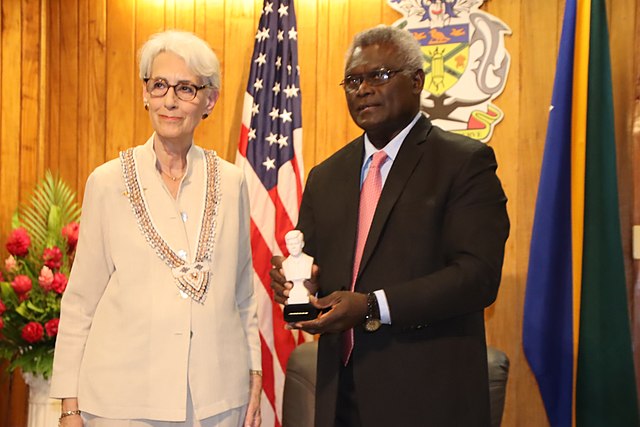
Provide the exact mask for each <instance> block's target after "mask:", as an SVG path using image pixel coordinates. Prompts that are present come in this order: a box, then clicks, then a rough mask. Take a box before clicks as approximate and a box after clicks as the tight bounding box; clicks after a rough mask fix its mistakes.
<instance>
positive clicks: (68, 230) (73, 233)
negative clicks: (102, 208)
mask: <svg viewBox="0 0 640 427" xmlns="http://www.w3.org/2000/svg"><path fill="white" fill-rule="evenodd" d="M79 232H80V225H79V224H78V223H77V222H70V223H69V224H67V225H65V226H64V227H62V236H63V237H64V238H65V239H67V245H68V249H69V252H72V251H73V250H74V249H75V248H76V245H77V244H78V234H79Z"/></svg>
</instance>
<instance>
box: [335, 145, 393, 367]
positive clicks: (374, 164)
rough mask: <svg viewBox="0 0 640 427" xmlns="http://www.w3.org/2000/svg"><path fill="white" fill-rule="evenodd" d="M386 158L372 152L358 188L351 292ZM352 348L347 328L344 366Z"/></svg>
mask: <svg viewBox="0 0 640 427" xmlns="http://www.w3.org/2000/svg"><path fill="white" fill-rule="evenodd" d="M386 160H387V153H385V152H384V151H382V150H381V151H378V152H377V153H374V155H373V159H372V160H371V164H370V165H369V172H368V173H367V177H366V178H365V180H364V183H363V184H362V189H361V190H360V208H359V210H358V239H357V240H356V254H355V257H354V260H353V275H352V279H351V292H353V290H354V288H355V284H356V277H357V276H358V270H359V269H360V261H361V259H362V252H363V251H364V245H365V243H366V242H367V236H368V235H369V229H370V228H371V222H372V221H373V214H374V213H375V211H376V206H377V205H378V200H379V199H380V193H381V192H382V175H381V174H380V168H381V167H382V165H383V164H384V162H385V161H386ZM352 350H353V329H349V330H348V331H345V332H344V333H343V337H342V362H343V363H344V365H345V366H347V363H349V357H350V356H351V351H352Z"/></svg>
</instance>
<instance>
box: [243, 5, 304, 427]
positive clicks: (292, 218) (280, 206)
mask: <svg viewBox="0 0 640 427" xmlns="http://www.w3.org/2000/svg"><path fill="white" fill-rule="evenodd" d="M297 37H298V34H297V26H296V16H295V12H294V7H293V1H292V0H272V1H268V0H265V2H264V7H263V10H262V16H261V17H260V23H259V24H258V30H257V32H256V36H255V39H256V40H255V44H254V48H253V56H252V58H251V72H250V74H249V82H248V84H247V91H246V93H245V97H244V107H243V114H242V128H241V133H240V143H239V146H238V153H237V156H236V164H237V165H238V166H240V167H241V168H242V169H243V170H244V174H245V177H246V179H247V183H248V188H249V199H250V203H251V247H252V250H253V267H254V273H255V283H256V294H257V298H258V321H259V325H260V340H261V344H262V369H263V393H264V395H263V399H262V417H263V426H265V427H272V426H280V425H281V420H282V390H283V385H284V375H285V371H286V364H287V360H288V358H289V354H290V353H291V351H292V350H293V349H294V347H295V346H296V345H297V344H298V343H299V342H302V341H304V340H305V337H304V336H303V334H298V333H297V332H295V333H294V332H291V331H287V330H285V329H284V326H285V322H284V319H283V313H282V308H281V307H280V306H279V305H278V304H276V303H274V302H273V298H272V291H271V288H270V281H271V279H270V278H269V270H270V269H271V257H272V256H273V255H283V254H284V255H285V256H286V255H287V249H286V246H285V243H284V235H285V234H286V233H287V232H288V231H289V230H291V229H293V228H294V226H295V225H296V223H297V221H298V209H299V207H300V200H301V197H302V179H303V176H304V172H303V162H302V117H301V108H300V106H301V102H300V69H299V67H298V40H297Z"/></svg>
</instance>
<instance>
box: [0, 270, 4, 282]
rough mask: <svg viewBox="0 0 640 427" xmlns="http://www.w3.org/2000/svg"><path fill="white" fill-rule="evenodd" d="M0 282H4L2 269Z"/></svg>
mask: <svg viewBox="0 0 640 427" xmlns="http://www.w3.org/2000/svg"><path fill="white" fill-rule="evenodd" d="M0 282H4V276H2V271H0Z"/></svg>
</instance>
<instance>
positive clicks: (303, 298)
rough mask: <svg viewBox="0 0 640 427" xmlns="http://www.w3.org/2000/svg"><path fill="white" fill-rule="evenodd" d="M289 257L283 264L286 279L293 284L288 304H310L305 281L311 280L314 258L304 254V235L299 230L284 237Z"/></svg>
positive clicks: (292, 231)
mask: <svg viewBox="0 0 640 427" xmlns="http://www.w3.org/2000/svg"><path fill="white" fill-rule="evenodd" d="M284 241H285V243H286V245H287V250H288V251H289V256H288V257H287V259H285V260H284V261H283V262H282V270H283V271H284V277H285V278H286V279H287V280H288V281H290V282H291V283H293V288H291V290H290V291H289V300H288V301H287V304H306V303H308V302H309V291H308V290H307V288H306V287H305V286H304V281H305V280H307V279H310V278H311V267H312V266H313V257H310V256H309V255H307V254H305V253H304V252H302V248H303V247H304V235H303V234H302V232H301V231H299V230H291V231H289V232H288V233H287V234H285V236H284Z"/></svg>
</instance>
